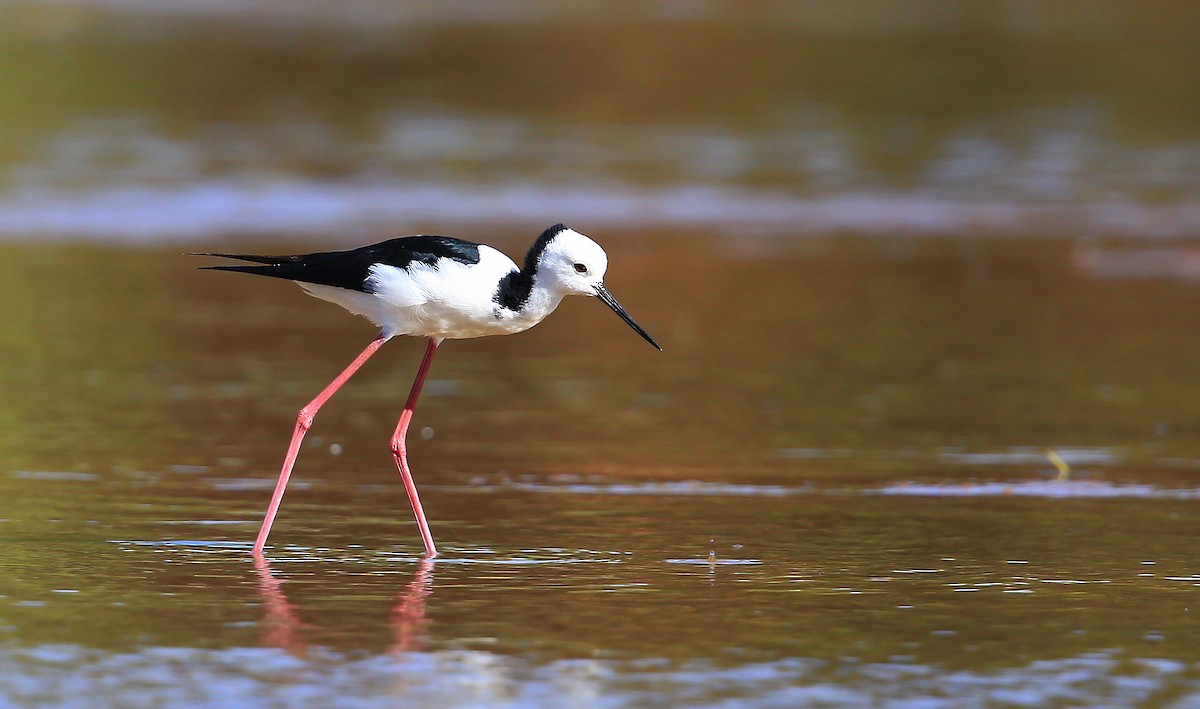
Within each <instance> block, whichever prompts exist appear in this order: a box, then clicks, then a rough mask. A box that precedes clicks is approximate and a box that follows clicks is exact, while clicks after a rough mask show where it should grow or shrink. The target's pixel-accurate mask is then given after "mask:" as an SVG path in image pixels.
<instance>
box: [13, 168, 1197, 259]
mask: <svg viewBox="0 0 1200 709" xmlns="http://www.w3.org/2000/svg"><path fill="white" fill-rule="evenodd" d="M547 220H551V221H564V222H569V223H586V224H588V225H589V226H590V228H596V227H606V228H612V227H642V228H645V227H700V228H706V229H734V228H738V227H750V228H753V229H755V230H758V231H760V232H768V233H769V232H780V233H787V234H791V235H804V234H821V233H836V232H844V231H853V232H858V233H863V234H879V235H905V234H907V235H951V236H953V235H976V234H980V233H984V234H999V235H1003V234H1030V233H1033V234H1037V233H1044V234H1048V235H1049V234H1052V235H1055V236H1063V235H1071V234H1073V235H1088V234H1090V235H1110V236H1128V237H1147V236H1156V237H1185V236H1189V235H1192V234H1194V233H1196V232H1198V231H1200V203H1198V204H1191V203H1188V204H1179V205H1173V206H1162V207H1153V206H1148V205H1140V204H1135V203H1129V202H1127V203H1092V204H1078V205H1059V206H1034V205H1028V204H1022V203H1004V202H990V203H987V202H954V201H948V200H940V199H937V198H921V197H911V196H905V195H900V194H883V193H875V194H873V193H857V194H846V195H841V196H837V197H829V198H798V197H789V196H786V195H783V194H779V193H769V192H767V193H763V192H755V191H752V190H747V189H739V188H714V187H708V186H699V185H691V186H677V187H671V188H665V189H658V190H645V189H635V188H632V187H624V186H614V185H606V184H599V185H597V184H576V185H549V184H539V183H535V182H524V183H520V182H518V183H515V184H514V183H505V184H463V183H458V182H444V183H438V182H407V181H381V182H363V181H359V180H346V181H330V180H307V179H303V178H282V179H277V180H274V181H271V182H267V183H259V182H242V181H240V180H235V179H214V180H207V181H203V182H199V183H195V184H189V185H183V186H180V187H166V188H157V187H151V186H145V185H126V186H114V187H106V188H97V189H92V190H81V191H67V190H47V191H40V192H37V193H32V192H19V191H18V192H13V193H9V194H7V195H3V196H0V238H5V239H10V240H11V239H28V238H37V239H46V238H54V237H63V238H71V239H79V238H85V239H98V240H104V241H113V242H126V243H143V242H162V241H167V240H177V241H187V240H194V239H197V238H200V237H207V236H212V235H221V234H261V235H281V234H326V235H329V236H330V237H331V238H334V239H336V238H339V237H341V238H346V236H347V235H354V233H355V232H356V231H357V232H361V233H365V232H377V231H379V230H395V229H399V230H400V231H405V228H406V227H405V226H404V225H409V224H416V223H446V224H487V225H497V224H500V225H521V226H528V227H530V228H543V227H544V226H545V223H546V222H547Z"/></svg>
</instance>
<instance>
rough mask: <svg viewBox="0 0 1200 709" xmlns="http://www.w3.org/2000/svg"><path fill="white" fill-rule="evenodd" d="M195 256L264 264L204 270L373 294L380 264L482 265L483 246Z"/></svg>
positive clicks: (418, 244)
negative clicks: (373, 278)
mask: <svg viewBox="0 0 1200 709" xmlns="http://www.w3.org/2000/svg"><path fill="white" fill-rule="evenodd" d="M194 255H196V256H222V257H224V258H232V259H238V260H240V261H250V262H252V263H257V264H263V265H261V266H202V267H201V268H203V269H208V270H212V271H237V272H238V273H255V274H258V275H260V276H271V277H272V278H285V279H287V280H289V281H301V282H303V283H316V284H318V285H323V286H334V287H336V288H346V289H348V290H356V291H363V292H369V291H368V289H367V285H366V283H367V278H368V277H369V276H370V275H371V267H372V266H374V265H376V264H386V265H388V266H395V267H396V268H408V267H409V266H410V265H411V264H412V263H414V262H417V263H423V264H427V265H429V266H435V267H436V266H437V263H438V261H439V260H440V259H450V260H451V261H457V262H459V263H463V264H468V265H470V264H476V263H479V245H478V244H472V243H471V242H469V241H463V240H462V239H455V238H453V237H450V236H402V237H399V238H397V239H389V240H387V241H382V242H380V243H378V244H371V245H370V246H363V247H360V248H357V249H350V250H349V251H322V252H319V253H315V254H300V255H296V256H256V255H253V254H222V253H204V254H194Z"/></svg>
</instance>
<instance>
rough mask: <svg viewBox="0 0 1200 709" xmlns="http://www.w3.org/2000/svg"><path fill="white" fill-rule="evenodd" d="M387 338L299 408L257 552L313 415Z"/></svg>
mask: <svg viewBox="0 0 1200 709" xmlns="http://www.w3.org/2000/svg"><path fill="white" fill-rule="evenodd" d="M387 341H388V338H387V337H385V336H384V335H382V334H380V335H379V337H376V338H375V339H374V340H371V344H369V345H367V349H365V350H363V351H362V354H360V355H359V356H358V357H357V358H355V360H354V361H353V362H351V363H350V366H349V367H346V371H344V372H342V373H341V374H339V375H338V376H337V379H334V380H333V381H332V382H330V383H329V386H327V387H325V388H324V389H323V390H322V391H321V393H320V394H317V398H315V399H313V400H312V401H310V402H308V406H305V407H304V408H303V409H300V413H299V414H297V415H296V429H295V430H294V431H293V432H292V442H291V444H290V445H288V450H287V455H285V456H284V457H283V470H281V471H280V472H279V482H277V483H275V494H273V495H272V496H271V504H270V506H269V507H267V516H266V517H264V518H263V523H262V527H261V528H259V530H258V539H257V540H255V542H254V555H255V556H261V555H262V551H263V546H264V545H265V544H266V543H267V535H268V534H270V533H271V523H272V522H274V521H275V513H276V512H278V511H279V503H280V501H282V500H283V491H284V489H286V488H287V484H288V478H290V477H291V476H292V468H293V467H294V466H295V465H296V456H297V455H299V454H300V442H301V441H303V440H304V434H306V433H308V429H310V428H312V425H313V417H315V416H316V415H317V411H319V410H320V409H321V406H322V405H324V403H325V402H326V401H329V397H331V396H333V394H334V392H336V391H337V390H338V389H340V388H341V386H342V385H343V384H345V383H346V380H347V379H349V378H350V377H351V376H353V375H354V373H355V372H357V371H358V368H359V367H361V366H363V363H364V362H366V361H367V359H369V358H370V356H371V355H373V354H375V350H377V349H379V346H380V345H382V344H383V343H385V342H387Z"/></svg>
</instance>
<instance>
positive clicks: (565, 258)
mask: <svg viewBox="0 0 1200 709" xmlns="http://www.w3.org/2000/svg"><path fill="white" fill-rule="evenodd" d="M547 234H548V235H549V236H548V238H547V240H546V243H545V245H544V247H543V249H542V252H541V257H540V258H539V259H538V262H537V273H536V279H537V282H538V283H540V284H543V285H545V286H547V287H549V288H554V289H556V290H559V291H561V292H563V293H570V294H577V295H596V294H597V288H603V287H604V273H605V271H607V270H608V254H606V253H604V249H602V248H600V244H597V243H596V242H594V241H592V240H591V239H589V238H588V237H586V236H584V235H583V234H580V233H579V232H577V231H575V230H574V229H571V228H568V227H564V226H560V227H557V228H556V229H554V230H549V231H548V232H547ZM543 236H544V237H545V236H546V235H543Z"/></svg>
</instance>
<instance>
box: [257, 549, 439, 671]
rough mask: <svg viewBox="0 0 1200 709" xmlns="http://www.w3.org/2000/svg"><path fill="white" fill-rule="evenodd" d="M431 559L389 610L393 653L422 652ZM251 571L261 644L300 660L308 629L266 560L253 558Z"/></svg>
mask: <svg viewBox="0 0 1200 709" xmlns="http://www.w3.org/2000/svg"><path fill="white" fill-rule="evenodd" d="M434 563H435V562H434V561H433V560H432V559H428V558H423V559H421V560H420V562H419V563H418V564H417V570H416V573H415V574H414V575H413V578H412V580H411V581H409V582H408V583H407V584H405V586H404V588H403V589H402V590H401V591H400V594H399V595H398V596H397V598H396V606H395V608H394V609H393V610H392V627H393V629H394V631H395V637H396V642H395V644H394V645H393V646H392V652H393V653H404V652H410V651H413V650H419V649H421V643H422V641H423V640H424V638H425V632H424V630H425V626H426V625H428V623H429V621H428V619H426V618H425V601H426V599H427V598H428V597H429V594H430V592H431V591H432V589H433V565H434ZM254 569H255V571H256V572H257V573H258V593H259V595H260V596H262V599H263V614H264V617H263V627H264V629H265V632H264V635H263V642H264V643H265V644H267V645H271V646H273V647H277V648H280V649H282V650H286V651H287V652H289V653H291V654H293V655H297V656H300V657H303V656H305V655H306V654H307V652H308V642H307V641H306V640H305V639H304V635H303V632H302V631H303V629H304V628H305V627H310V626H308V625H307V624H305V623H302V622H301V621H300V615H299V613H298V609H297V607H296V606H295V605H293V604H292V603H290V602H288V599H287V595H286V594H284V592H283V584H282V583H281V582H280V581H279V579H277V578H276V577H275V575H274V574H273V573H272V572H271V564H270V562H268V561H267V559H266V557H264V556H262V555H259V554H255V555H254Z"/></svg>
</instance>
